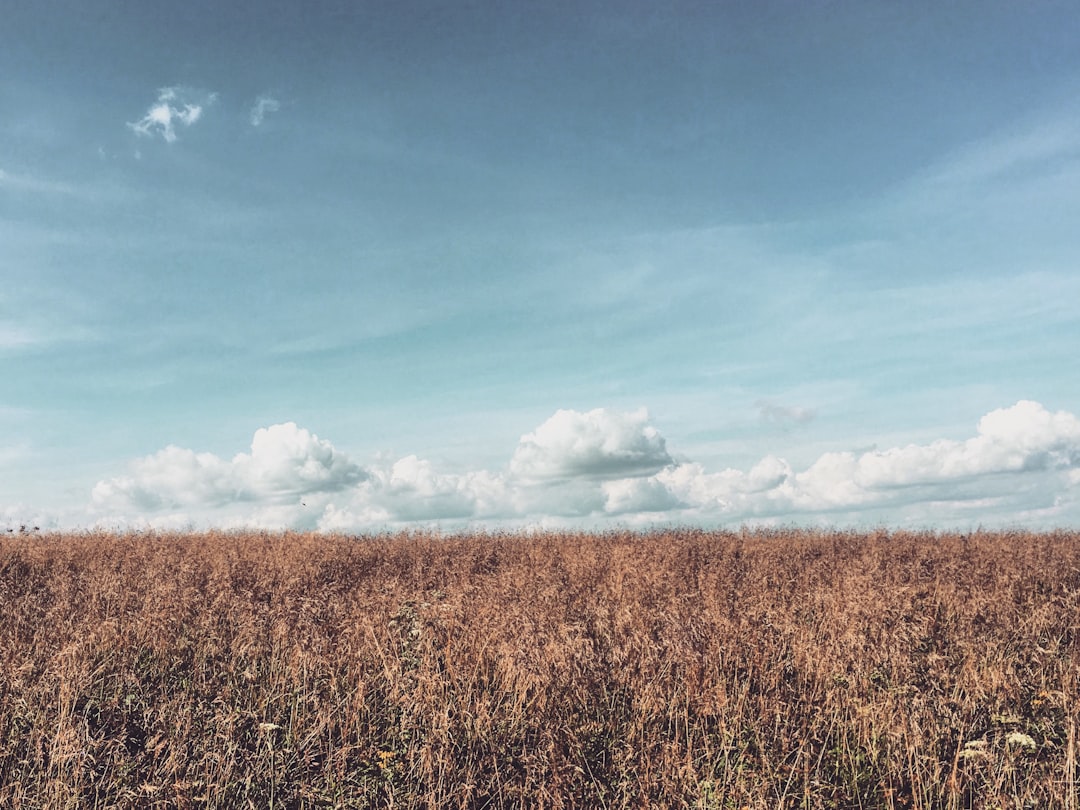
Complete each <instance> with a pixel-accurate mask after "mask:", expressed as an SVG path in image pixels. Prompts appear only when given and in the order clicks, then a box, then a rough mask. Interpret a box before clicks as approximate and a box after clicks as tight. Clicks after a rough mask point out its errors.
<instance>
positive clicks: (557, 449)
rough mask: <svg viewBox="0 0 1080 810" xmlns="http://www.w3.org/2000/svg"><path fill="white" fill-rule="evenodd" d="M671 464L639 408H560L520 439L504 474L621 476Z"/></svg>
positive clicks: (661, 440) (647, 472)
mask: <svg viewBox="0 0 1080 810" xmlns="http://www.w3.org/2000/svg"><path fill="white" fill-rule="evenodd" d="M671 463H672V458H671V456H670V455H668V452H667V448H666V446H665V442H664V437H663V436H661V435H660V432H659V431H658V430H657V429H656V428H654V427H653V426H652V425H650V424H649V414H648V411H646V410H645V409H644V408H641V409H639V410H636V411H630V412H620V411H612V410H608V409H606V408H596V409H595V410H591V411H588V412H586V413H580V412H579V411H570V410H560V411H556V412H555V415H554V416H552V417H551V418H550V419H548V420H547V421H546V422H544V423H543V424H542V425H540V426H539V427H538V428H536V430H534V431H533V432H531V433H526V434H525V435H524V436H522V437H521V441H520V443H519V444H518V447H517V450H515V451H514V456H513V458H512V459H511V460H510V471H511V472H512V473H513V474H514V475H515V476H517V477H519V478H522V479H525V480H545V479H566V478H579V477H585V478H604V479H613V478H627V477H634V476H639V475H650V474H652V473H655V472H657V471H659V470H661V469H663V468H664V467H666V466H667V465H669V464H671Z"/></svg>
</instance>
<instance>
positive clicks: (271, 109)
mask: <svg viewBox="0 0 1080 810" xmlns="http://www.w3.org/2000/svg"><path fill="white" fill-rule="evenodd" d="M280 109H281V102H279V101H278V100H277V99H276V98H274V97H273V96H259V97H258V98H257V99H255V103H254V104H253V105H252V107H251V125H252V126H253V127H258V126H262V122H263V120H264V119H265V118H266V116H267V115H268V114H270V113H275V112H277V111H278V110H280Z"/></svg>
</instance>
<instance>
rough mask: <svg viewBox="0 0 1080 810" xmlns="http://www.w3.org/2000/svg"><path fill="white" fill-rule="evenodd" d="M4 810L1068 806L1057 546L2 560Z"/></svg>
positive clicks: (72, 552)
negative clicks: (107, 809)
mask: <svg viewBox="0 0 1080 810" xmlns="http://www.w3.org/2000/svg"><path fill="white" fill-rule="evenodd" d="M0 611H2V612H0V807H3V808H12V809H13V810H31V809H32V808H105V807H133V808H152V807H162V808H164V807H179V808H248V807H252V808H270V807H275V808H278V807H280V808H303V807H312V808H315V807H341V808H346V807H347V808H367V807H372V808H374V807H419V808H443V807H447V808H458V807H460V808H484V807H489V808H498V807H537V808H540V807H545V808H559V807H578V808H616V807H635V808H636V807H672V808H679V807H683V808H717V809H719V808H732V809H735V808H750V809H751V810H758V809H759V808H761V809H762V810H764V808H769V810H772V809H773V808H986V810H989V809H990V808H1001V810H1005V808H1036V807H1037V808H1063V809H1064V810H1077V808H1078V807H1080V802H1078V797H1080V769H1078V766H1077V761H1076V760H1077V756H1078V754H1080V741H1078V739H1077V726H1078V724H1080V534H1078V533H1068V532H1056V533H1043V534H1034V533H1024V532H1019V531H1018V532H1007V533H975V534H970V535H959V534H906V533H888V532H884V531H882V532H876V533H863V534H858V533H849V532H810V531H797V530H776V531H743V532H706V531H697V530H672V531H665V532H654V533H648V534H635V533H630V532H626V533H620V532H612V533H603V534H574V533H567V534H539V535H525V534H476V535H462V536H446V537H440V536H434V535H427V534H411V535H400V536H389V537H365V538H349V537H336V536H320V535H307V534H261V533H205V534H168V533H161V534H142V535H136V534H132V535H107V534H93V533H90V534H72V535H66V536H65V535H19V534H14V535H11V534H9V535H7V536H6V537H4V538H3V539H0Z"/></svg>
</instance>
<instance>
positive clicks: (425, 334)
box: [0, 0, 1080, 532]
mask: <svg viewBox="0 0 1080 810" xmlns="http://www.w3.org/2000/svg"><path fill="white" fill-rule="evenodd" d="M1077 42H1080V7H1078V6H1077V5H1076V4H1075V3H1072V2H1049V1H1048V2H1031V3H1018V2H995V1H994V0H985V1H983V0H980V2H967V1H966V0H960V1H959V2H953V3H931V2H925V3H924V2H912V3H895V2H891V1H890V2H879V1H878V0H866V1H865V2H863V1H860V2H799V3H795V2H771V0H760V1H755V2H753V3H743V2H680V1H679V0H674V1H673V2H665V3H651V2H641V1H640V0H623V2H595V1H592V0H575V2H562V1H561V0H554V1H553V2H547V3H542V4H541V3H526V2H523V0H514V1H513V2H510V1H507V2H499V1H498V0H484V2H472V1H471V0H462V2H453V3H446V2H434V0H431V1H430V2H419V1H418V0H398V1H396V2H344V0H337V1H335V2H330V1H329V0H327V1H326V2H311V3H286V2H272V3H254V2H242V1H240V2H230V3H218V2H206V1H205V0H189V2H184V3H176V2H168V3H166V2H159V0H146V2H138V3H132V2H120V1H119V0H42V1H40V2H39V1H38V0H6V1H5V3H4V13H3V23H2V25H0V527H6V528H11V529H15V530H16V531H17V530H18V528H19V527H20V526H22V525H28V526H40V527H42V528H43V529H81V528H96V527H104V528H110V529H142V528H154V527H158V528H188V527H194V528H208V527H223V528H241V527H256V528H265V529H283V528H292V529H305V530H306V529H321V530H326V531H340V532H381V531H394V530H398V529H402V528H411V527H424V528H436V529H446V530H459V529H472V528H488V529H495V528H562V527H581V528H606V527H631V528H635V527H656V526H666V525H695V526H739V525H791V524H796V525H808V526H819V525H828V526H843V527H860V526H895V527H898V528H905V527H914V528H941V529H958V528H968V527H971V528H974V527H979V526H982V527H999V526H1008V527H1017V526H1019V527H1032V528H1054V527H1080V374H1078V372H1080V359H1078V356H1080V228H1078V227H1077V225H1076V223H1077V222H1080V48H1078V47H1077Z"/></svg>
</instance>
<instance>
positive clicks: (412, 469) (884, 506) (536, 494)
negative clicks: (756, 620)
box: [92, 401, 1080, 531]
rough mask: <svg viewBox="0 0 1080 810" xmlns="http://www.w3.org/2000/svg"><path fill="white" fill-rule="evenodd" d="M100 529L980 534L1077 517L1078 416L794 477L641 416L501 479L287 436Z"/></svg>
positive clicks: (621, 418)
mask: <svg viewBox="0 0 1080 810" xmlns="http://www.w3.org/2000/svg"><path fill="white" fill-rule="evenodd" d="M92 499H93V503H94V505H95V508H96V510H97V512H98V514H101V513H102V512H110V515H118V516H119V517H111V516H110V517H108V518H104V517H103V518H102V520H105V522H106V523H107V524H109V525H131V526H134V525H181V524H183V523H184V522H185V521H186V522H189V523H191V524H194V525H200V521H203V524H202V525H206V524H209V525H217V526H226V527H240V526H253V527H263V528H285V527H288V528H297V529H321V530H330V531H364V530H379V529H383V528H395V527H402V526H407V525H416V524H425V525H439V526H461V525H475V524H476V523H486V524H492V523H494V524H498V525H513V526H528V525H535V526H564V525H599V524H602V523H603V521H605V520H616V521H619V522H622V523H626V524H630V525H637V524H641V523H648V522H655V521H658V520H663V521H686V522H693V523H703V524H723V523H738V522H746V521H750V522H768V521H775V520H797V521H802V522H805V521H815V520H817V521H820V520H827V521H832V520H839V521H847V522H851V521H858V520H863V521H867V520H873V521H875V522H881V521H886V522H909V523H910V522H913V521H915V522H917V521H920V520H921V521H922V523H923V525H943V524H944V523H945V522H947V521H949V520H952V521H968V522H970V521H977V522H989V521H991V520H992V519H994V518H995V517H996V518H999V519H1003V520H1017V521H1023V520H1028V521H1039V522H1041V523H1046V522H1049V521H1053V520H1054V519H1055V518H1058V519H1072V520H1074V521H1075V520H1077V519H1080V419H1077V417H1076V416H1074V415H1073V414H1071V413H1068V412H1066V411H1058V412H1056V413H1053V412H1050V411H1048V410H1047V409H1046V408H1044V407H1043V406H1042V405H1040V404H1039V403H1037V402H1031V401H1021V402H1018V403H1017V404H1015V405H1013V406H1011V407H1009V408H1002V409H999V410H995V411H992V412H990V413H988V414H986V415H985V416H984V417H983V418H982V419H980V420H979V422H978V424H977V426H976V429H975V435H973V436H972V437H970V438H968V439H964V440H954V439H941V440H938V441H935V442H931V443H928V444H909V445H906V446H901V447H894V448H890V449H885V450H877V449H875V450H870V451H865V452H850V451H843V450H838V451H830V452H826V453H823V454H822V455H821V456H819V457H818V458H817V460H816V461H814V462H813V463H811V464H809V465H808V466H806V467H805V468H804V469H801V470H796V469H794V468H793V467H792V465H791V464H790V463H789V462H788V461H786V460H785V459H783V458H781V457H779V456H776V455H768V456H765V457H764V458H762V459H761V460H760V461H759V462H757V463H756V464H754V465H753V466H751V467H750V468H749V469H734V468H728V469H721V470H716V471H713V470H708V469H706V467H705V466H704V465H702V464H701V463H698V462H693V461H681V462H680V461H676V460H675V459H674V458H673V457H672V456H671V455H670V454H669V453H668V451H667V449H666V442H665V440H664V437H663V436H662V435H661V434H660V433H659V431H657V430H656V428H654V427H653V426H652V425H650V424H649V417H648V413H647V412H646V411H645V410H644V409H641V410H638V411H632V412H622V411H615V410H609V409H604V408H598V409H596V410H592V411H588V412H578V411H572V410H563V411H558V412H556V413H555V414H554V415H553V416H551V418H549V419H548V420H546V421H545V422H543V423H542V424H541V425H539V426H538V427H537V428H536V429H535V430H533V431H532V432H530V433H526V434H525V435H523V436H522V437H521V440H520V442H519V443H518V446H517V448H516V449H515V451H514V452H513V454H512V456H511V458H510V460H509V463H508V464H507V465H506V467H505V468H503V469H501V470H497V471H488V470H471V471H465V472H445V471H440V470H438V469H437V468H436V466H435V465H434V464H433V463H432V462H430V461H428V460H426V459H423V458H420V457H419V456H416V455H408V456H405V457H403V458H399V459H398V460H396V461H388V460H382V461H377V462H376V463H373V464H372V465H370V466H368V467H366V468H365V467H361V466H359V465H358V464H356V463H354V462H352V461H351V460H350V459H349V458H348V457H347V456H345V455H344V454H343V453H342V452H341V451H339V450H337V449H336V448H335V447H334V446H333V445H332V444H331V443H330V442H328V441H325V440H323V439H320V438H319V437H318V436H316V435H314V434H312V433H310V432H309V431H307V430H305V429H303V428H300V427H297V426H296V425H295V424H294V423H291V422H289V423H285V424H279V425H272V426H270V427H267V428H262V429H260V430H258V431H256V432H255V435H254V437H253V439H252V442H251V448H250V451H249V452H245V453H238V454H237V455H235V456H234V457H233V458H232V459H225V458H222V457H219V456H217V455H214V454H212V453H197V452H195V451H193V450H188V449H184V448H180V447H175V446H169V447H166V448H165V449H163V450H161V451H159V452H158V453H155V454H154V455H151V456H147V457H146V458H143V459H139V460H137V461H135V462H133V463H132V465H131V468H130V470H129V472H128V474H127V475H124V476H119V477H115V478H110V479H106V480H103V481H101V482H99V483H98V484H97V486H96V487H94V489H93V493H92Z"/></svg>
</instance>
